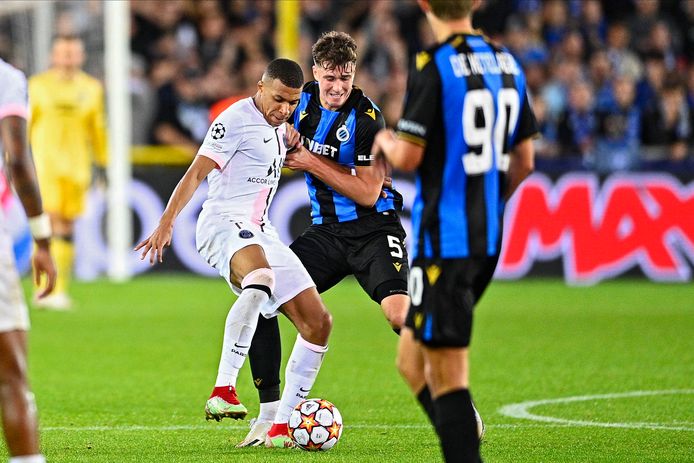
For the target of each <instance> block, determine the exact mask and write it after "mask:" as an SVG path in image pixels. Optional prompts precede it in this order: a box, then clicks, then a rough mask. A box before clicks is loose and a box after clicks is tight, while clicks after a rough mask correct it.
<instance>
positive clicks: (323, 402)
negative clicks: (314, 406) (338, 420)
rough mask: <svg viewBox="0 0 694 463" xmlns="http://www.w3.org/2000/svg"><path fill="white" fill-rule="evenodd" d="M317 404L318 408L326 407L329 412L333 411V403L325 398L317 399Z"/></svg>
mask: <svg viewBox="0 0 694 463" xmlns="http://www.w3.org/2000/svg"><path fill="white" fill-rule="evenodd" d="M318 405H320V408H327V409H328V410H330V411H331V412H332V411H333V407H334V405H333V404H332V403H331V402H328V401H327V400H323V399H321V400H319V401H318Z"/></svg>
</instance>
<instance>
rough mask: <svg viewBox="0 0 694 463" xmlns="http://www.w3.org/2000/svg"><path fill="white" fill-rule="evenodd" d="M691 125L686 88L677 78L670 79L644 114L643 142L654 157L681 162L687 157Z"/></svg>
mask: <svg viewBox="0 0 694 463" xmlns="http://www.w3.org/2000/svg"><path fill="white" fill-rule="evenodd" d="M690 123H691V119H690V114H689V108H688V107H687V100H686V95H685V88H684V85H683V84H682V82H681V81H680V79H679V77H678V76H677V75H670V76H668V78H667V79H666V80H665V83H664V84H663V86H662V89H661V90H660V92H659V94H658V97H657V98H655V99H654V100H652V102H651V104H650V105H649V106H648V107H646V109H645V111H644V113H643V116H642V119H641V127H642V128H641V141H642V143H643V145H644V147H645V148H646V149H650V150H649V151H650V153H649V154H650V155H651V156H654V157H656V158H660V159H670V160H671V161H681V160H683V159H684V158H685V157H686V156H687V148H688V146H687V143H688V142H689V139H690V137H691V134H692V128H691V126H690Z"/></svg>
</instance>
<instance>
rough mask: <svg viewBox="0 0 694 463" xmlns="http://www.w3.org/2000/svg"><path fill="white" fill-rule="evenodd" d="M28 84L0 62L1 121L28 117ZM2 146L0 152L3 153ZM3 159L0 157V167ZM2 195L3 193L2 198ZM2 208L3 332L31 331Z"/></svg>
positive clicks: (0, 317) (0, 283)
mask: <svg viewBox="0 0 694 463" xmlns="http://www.w3.org/2000/svg"><path fill="white" fill-rule="evenodd" d="M26 89H27V81H26V77H24V74H23V73H22V71H19V70H18V69H15V68H14V67H12V66H10V65H9V64H7V63H6V62H5V61H3V60H2V59H0V120H2V119H4V118H6V117H8V116H19V117H23V118H26V116H27V90H26ZM3 152H4V151H3V150H2V143H0V153H3ZM2 164H3V156H1V155H0V168H1V167H2ZM1 196H2V194H1V193H0V197H1ZM5 221H6V219H5V217H4V216H3V211H2V207H0V332H6V331H13V330H17V329H19V330H27V329H29V313H28V311H27V307H26V303H25V302H24V293H23V291H22V286H21V285H20V283H19V274H18V273H17V269H16V266H15V260H14V251H13V249H12V238H11V237H10V234H9V232H8V230H7V225H8V224H7V223H6V222H5Z"/></svg>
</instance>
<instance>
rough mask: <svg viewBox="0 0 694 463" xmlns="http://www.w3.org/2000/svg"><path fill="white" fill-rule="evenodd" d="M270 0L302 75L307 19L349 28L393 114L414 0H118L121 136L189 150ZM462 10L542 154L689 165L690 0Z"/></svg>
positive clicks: (413, 28)
mask: <svg viewBox="0 0 694 463" xmlns="http://www.w3.org/2000/svg"><path fill="white" fill-rule="evenodd" d="M277 1H297V2H299V3H300V9H301V13H300V15H301V16H300V17H301V27H300V46H299V56H300V60H301V64H302V65H303V66H304V69H305V70H306V73H307V75H306V77H307V79H309V78H311V74H310V73H311V64H312V63H311V56H310V55H311V53H310V50H311V45H312V44H313V42H314V41H315V40H316V39H317V38H318V36H319V34H320V33H321V32H323V31H327V30H332V29H337V30H342V31H346V32H348V33H350V34H351V35H352V36H353V37H354V38H355V39H356V41H357V43H358V45H359V49H358V53H359V62H358V65H357V76H356V84H357V85H359V86H360V87H362V88H363V89H364V90H365V92H366V94H367V95H369V96H370V97H371V98H372V99H373V100H374V101H375V102H376V103H377V104H378V105H379V106H380V108H381V109H382V111H383V114H384V116H385V118H386V121H387V123H388V125H389V126H391V127H392V126H394V125H395V123H396V122H397V118H398V116H399V114H400V110H401V107H402V101H403V98H404V93H405V86H406V80H407V71H408V66H409V63H410V61H411V60H412V59H413V57H414V55H415V54H416V52H417V51H419V50H422V49H423V48H425V47H427V46H430V45H431V44H432V43H433V37H432V35H431V32H430V30H429V28H428V27H426V26H425V22H424V18H423V16H422V14H421V12H420V10H419V8H418V6H417V3H416V1H415V0H131V2H130V3H131V8H132V30H131V49H132V52H133V61H132V68H131V76H132V81H131V90H132V96H133V129H134V132H133V137H134V138H133V142H134V144H174V145H180V146H185V147H187V148H188V149H189V150H190V151H191V152H192V151H193V150H195V149H196V147H197V145H198V144H199V143H200V141H201V140H202V139H203V137H204V135H205V133H206V130H207V127H208V125H209V122H210V108H211V107H212V106H213V105H214V104H215V103H216V102H218V101H220V100H223V99H225V98H229V97H236V98H241V97H245V96H249V95H251V94H253V93H254V92H255V86H256V82H257V80H258V76H259V75H260V74H261V73H262V70H263V68H264V66H265V65H266V63H267V62H268V61H269V60H271V59H272V58H274V57H276V53H277V47H276V42H275V37H276V35H275V33H276V26H277V20H278V18H277V17H276V15H275V13H276V5H275V4H276V2H277ZM68 3H70V2H68ZM89 3H92V4H94V2H89ZM70 4H71V5H72V7H71V8H72V9H71V8H65V12H64V13H65V15H67V16H68V18H67V19H65V18H62V19H60V18H59V22H60V24H59V25H58V27H62V28H63V29H70V28H72V29H73V30H72V31H69V32H75V33H78V34H85V35H86V34H91V35H92V36H93V35H94V31H93V29H94V27H93V26H94V24H100V23H99V22H98V21H96V22H95V20H92V21H89V20H87V21H85V20H81V21H80V20H75V19H74V18H73V19H72V20H70V18H69V13H70V11H73V10H74V11H78V10H79V11H78V12H80V13H81V14H82V15H84V12H83V10H84V8H76V7H74V2H72V3H70ZM96 8H97V9H98V6H97V7H96ZM78 19H79V16H78ZM474 23H475V26H476V27H478V28H480V29H481V30H483V31H484V32H485V34H486V35H488V36H489V37H491V38H493V39H498V41H499V42H500V43H501V44H503V45H505V46H507V47H508V48H509V49H510V51H511V52H512V53H513V54H514V55H515V56H516V57H517V59H518V60H519V61H520V63H521V64H522V65H523V67H524V68H525V71H526V75H527V81H528V88H529V92H530V97H531V102H532V105H533V107H534V109H535V113H536V115H537V118H538V122H539V124H540V127H541V132H542V137H540V138H538V139H537V140H536V148H537V155H538V158H539V160H540V163H542V161H543V160H547V163H546V164H543V165H547V166H549V167H550V168H551V166H558V168H561V169H564V168H572V169H591V170H597V171H599V172H612V171H621V170H632V169H638V168H673V169H679V168H685V167H687V168H694V167H693V166H694V0H602V1H601V0H544V1H541V0H483V6H482V8H481V9H480V10H479V11H478V12H477V13H476V14H475V17H474ZM66 31H67V30H66ZM58 32H60V30H58ZM95 40H99V39H95ZM101 41H102V43H103V38H101ZM89 48H90V47H89V44H88V51H89ZM99 59H101V61H97V62H94V61H90V63H89V64H90V65H92V66H95V67H96V68H92V69H91V71H92V72H93V73H95V74H97V75H103V69H102V68H99V66H103V56H101V57H100V58H99Z"/></svg>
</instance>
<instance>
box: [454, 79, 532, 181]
mask: <svg viewBox="0 0 694 463" xmlns="http://www.w3.org/2000/svg"><path fill="white" fill-rule="evenodd" d="M494 108H495V105H494V95H493V94H492V92H491V91H490V90H489V89H488V88H481V89H477V90H470V91H468V92H467V93H466V94H465V100H464V101H463V138H464V139H465V143H466V144H467V146H468V148H469V149H470V151H469V152H468V153H465V154H464V155H463V167H464V168H465V173H467V174H468V175H478V174H483V173H485V172H488V171H489V170H490V169H491V168H492V165H493V164H492V163H493V162H494V154H495V153H496V168H497V169H498V170H500V171H502V172H506V171H507V170H508V165H509V161H510V158H509V155H508V143H506V141H507V139H508V137H509V136H510V135H511V132H512V131H513V129H514V128H515V127H516V123H517V122H518V111H519V109H520V98H519V97H518V91H517V90H516V89H515V88H502V89H500V90H499V93H497V94H496V108H499V112H498V114H494ZM479 111H481V112H482V119H483V123H482V125H481V126H478V124H477V123H478V121H479V119H478V118H477V114H478V112H479ZM478 153H479V154H478Z"/></svg>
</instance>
